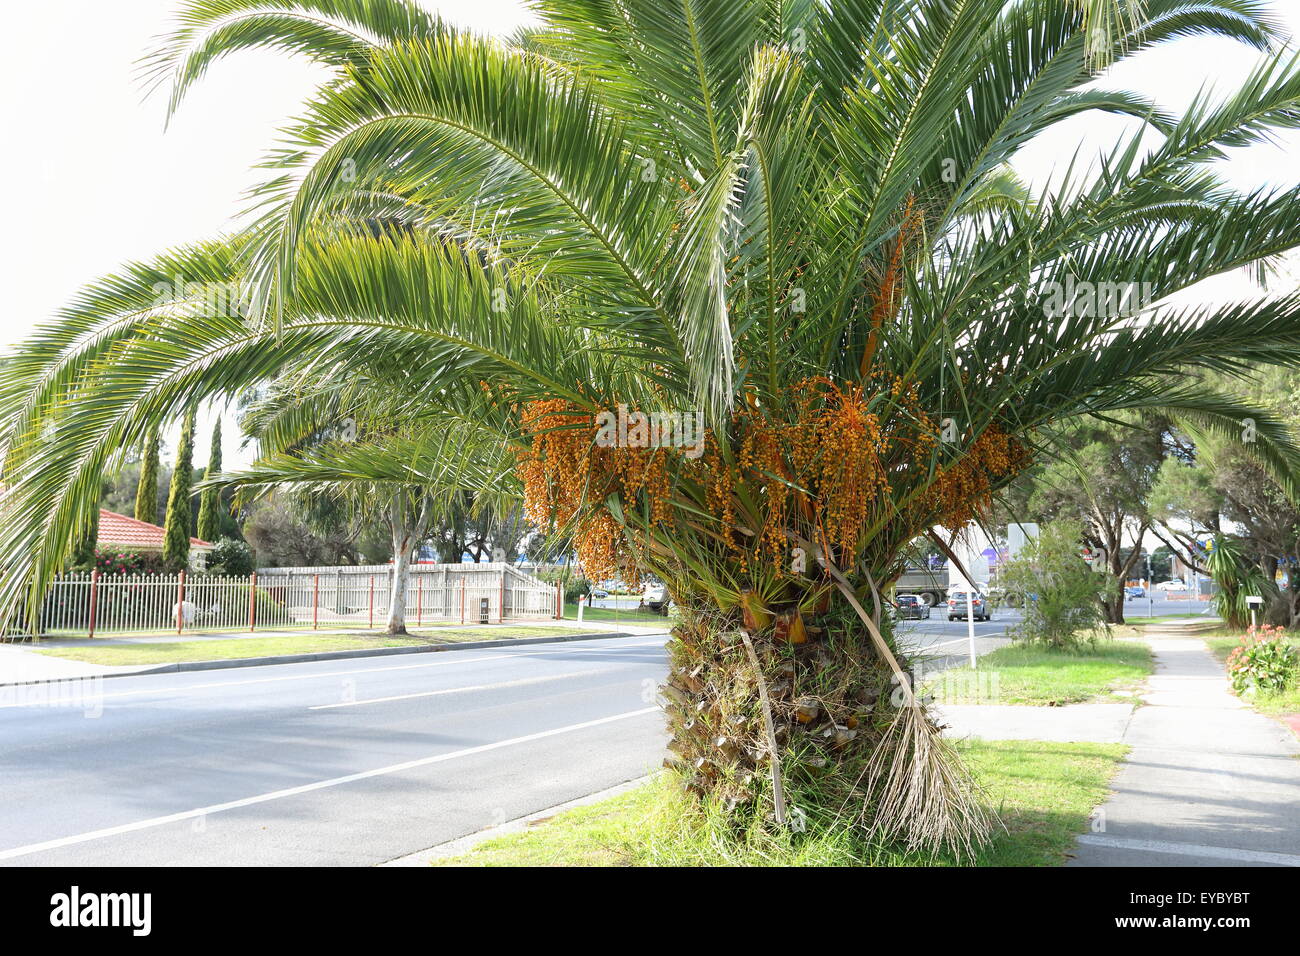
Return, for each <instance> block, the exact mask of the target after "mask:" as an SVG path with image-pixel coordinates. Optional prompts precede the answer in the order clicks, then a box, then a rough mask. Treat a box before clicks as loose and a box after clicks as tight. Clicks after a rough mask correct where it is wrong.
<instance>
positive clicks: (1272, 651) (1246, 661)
mask: <svg viewBox="0 0 1300 956" xmlns="http://www.w3.org/2000/svg"><path fill="white" fill-rule="evenodd" d="M1228 678H1229V680H1231V681H1232V689H1233V690H1234V691H1236V693H1237V694H1238V695H1239V696H1242V697H1253V696H1255V695H1257V694H1277V693H1281V692H1282V691H1284V690H1286V689H1287V688H1289V687H1292V686H1294V684H1295V682H1296V680H1297V678H1300V654H1298V653H1297V652H1296V649H1295V647H1293V646H1292V645H1291V642H1290V641H1289V640H1288V639H1287V636H1286V632H1285V631H1284V630H1283V629H1282V628H1280V627H1274V626H1272V625H1269V624H1261V625H1260V626H1259V627H1256V626H1255V625H1253V624H1252V625H1251V626H1250V628H1249V629H1248V630H1247V631H1246V634H1245V635H1244V636H1243V637H1242V639H1241V643H1240V644H1238V645H1237V646H1236V647H1234V648H1233V649H1232V653H1231V654H1229V655H1228Z"/></svg>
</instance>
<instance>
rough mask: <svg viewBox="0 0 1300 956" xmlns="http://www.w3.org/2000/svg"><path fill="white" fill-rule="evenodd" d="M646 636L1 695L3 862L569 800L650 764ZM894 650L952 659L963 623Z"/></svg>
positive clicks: (236, 861)
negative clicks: (49, 694) (57, 694)
mask: <svg viewBox="0 0 1300 956" xmlns="http://www.w3.org/2000/svg"><path fill="white" fill-rule="evenodd" d="M1181 607H1182V608H1183V609H1188V608H1187V605H1186V604H1185V603H1182V604H1181ZM1130 613H1135V612H1130ZM1166 613H1168V612H1166ZM1014 619H1015V612H1014V611H1009V610H1000V611H997V612H995V615H994V620H993V621H991V622H988V623H978V622H977V623H976V626H975V630H976V636H977V652H978V653H980V654H982V653H985V652H987V651H988V650H991V649H992V648H993V647H996V646H999V645H1001V644H1003V643H1005V641H1006V638H1005V637H1004V636H1003V629H1004V628H1005V627H1006V625H1007V624H1008V623H1009V622H1010V621H1012V620H1014ZM664 640H665V638H664V637H663V636H648V637H643V638H612V639H607V640H599V641H583V642H574V643H563V644H558V643H557V644H553V645H544V646H536V645H534V646H532V647H505V648H500V649H497V650H490V651H469V650H467V651H453V652H448V653H444V654H430V655H418V656H395V657H375V658H362V659H352V660H344V661H318V662H311V663H303V664H282V665H273V666H265V667H248V668H238V669H230V670H217V671H206V672H191V673H183V674H165V675H152V676H140V677H120V678H114V679H111V680H92V681H87V682H63V683H62V684H60V685H44V690H48V689H49V688H50V687H52V686H57V687H60V688H61V691H62V698H61V705H60V706H51V705H50V703H49V702H48V701H46V700H44V699H42V698H40V697H39V696H38V695H39V694H40V693H43V692H44V691H43V689H42V685H32V686H31V687H28V688H17V689H15V688H0V805H3V806H4V807H5V812H4V814H2V815H0V864H5V865H56V864H57V865H97V864H113V865H163V864H171V865H176V864H192V865H203V866H212V865H270V864H279V865H368V864H375V863H382V862H385V861H387V860H390V859H395V858H397V857H400V856H403V855H405V854H408V853H414V852H417V851H419V850H422V849H424V848H425V847H428V846H431V845H434V844H437V843H441V842H443V841H446V840H452V839H455V838H457V837H460V836H464V835H466V834H469V833H473V832H475V831H477V830H480V829H482V828H483V827H486V826H490V825H492V824H495V823H502V822H505V821H506V820H510V819H514V818H516V817H520V816H524V815H526V814H528V813H532V812H535V811H537V810H541V809H545V808H546V807H550V806H554V805H556V804H558V803H563V802H565V801H568V800H572V799H575V798H577V797H580V796H584V795H586V794H588V793H592V792H595V791H597V790H601V789H604V788H606V787H610V786H613V785H615V784H617V783H620V782H622V781H625V780H629V779H632V778H635V777H638V776H641V775H642V774H645V773H647V772H649V771H651V770H653V769H655V768H656V767H657V766H658V765H659V762H660V757H661V755H662V752H663V745H664V742H665V739H664V733H663V721H662V718H661V717H660V715H659V713H658V709H657V707H656V705H655V703H654V697H655V687H656V686H657V684H658V682H659V681H660V680H661V679H662V677H663V675H664V672H665V659H664V651H663V643H664ZM900 643H901V644H902V645H903V646H904V647H906V648H908V649H910V650H913V651H920V652H922V653H924V654H925V655H926V656H927V657H929V658H930V659H931V660H930V661H929V662H928V663H927V666H928V667H933V666H945V665H946V664H951V663H956V662H960V661H962V660H964V658H965V655H966V622H965V621H952V622H950V621H948V620H947V616H946V615H939V614H935V615H934V616H932V617H931V618H930V619H929V620H926V621H909V622H906V623H905V624H904V625H903V627H902V631H901V633H900ZM69 688H71V689H72V690H74V691H78V692H80V696H77V695H76V694H70V693H69Z"/></svg>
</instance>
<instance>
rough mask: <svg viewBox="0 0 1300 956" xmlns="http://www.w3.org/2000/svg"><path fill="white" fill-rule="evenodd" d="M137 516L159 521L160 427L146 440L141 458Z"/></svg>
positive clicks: (150, 521)
mask: <svg viewBox="0 0 1300 956" xmlns="http://www.w3.org/2000/svg"><path fill="white" fill-rule="evenodd" d="M135 517H136V520H138V521H147V522H149V523H150V524H157V523H158V429H157V428H154V429H153V430H152V431H150V432H149V435H148V436H147V437H146V438H145V440H144V453H143V454H142V455H141V458H140V483H139V484H138V485H136V489H135Z"/></svg>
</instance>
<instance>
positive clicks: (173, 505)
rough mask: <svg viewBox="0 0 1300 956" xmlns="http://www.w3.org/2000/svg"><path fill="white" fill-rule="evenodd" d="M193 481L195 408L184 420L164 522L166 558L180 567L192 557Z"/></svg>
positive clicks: (173, 564) (174, 566)
mask: <svg viewBox="0 0 1300 956" xmlns="http://www.w3.org/2000/svg"><path fill="white" fill-rule="evenodd" d="M193 483H194V409H193V408H191V409H190V410H189V411H187V412H186V413H185V417H184V419H182V421H181V440H180V444H178V445H177V446H176V468H175V470H174V471H172V484H171V489H170V491H169V492H168V494H167V518H166V520H165V521H164V523H163V528H164V530H165V531H166V534H165V535H164V536H163V561H164V562H165V563H166V564H167V566H168V567H171V568H173V569H176V570H180V569H181V568H183V567H185V566H186V565H187V564H189V560H190V488H191V487H192V485H193Z"/></svg>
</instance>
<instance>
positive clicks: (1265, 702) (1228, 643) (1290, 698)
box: [1205, 630, 1300, 717]
mask: <svg viewBox="0 0 1300 956" xmlns="http://www.w3.org/2000/svg"><path fill="white" fill-rule="evenodd" d="M1240 640H1241V638H1240V635H1238V634H1234V633H1231V632H1229V631H1227V630H1223V631H1219V632H1216V633H1214V634H1209V635H1206V636H1205V643H1206V645H1207V646H1208V647H1209V648H1210V651H1211V653H1213V654H1214V656H1215V657H1217V658H1218V659H1219V663H1223V662H1225V661H1227V659H1228V655H1229V654H1231V653H1232V649H1233V648H1234V647H1236V646H1237V644H1238V643H1239V642H1240ZM1288 640H1289V641H1290V642H1291V646H1292V647H1295V648H1297V649H1300V637H1291V638H1288ZM1224 680H1227V677H1226V676H1225V677H1224ZM1242 699H1243V700H1245V701H1246V703H1248V704H1250V706H1251V707H1253V708H1255V709H1256V710H1257V711H1259V712H1260V713H1261V714H1268V715H1269V716H1270V717H1285V716H1287V715H1289V714H1300V685H1297V686H1295V687H1292V688H1290V689H1288V690H1284V691H1282V693H1280V694H1260V695H1256V696H1254V697H1244V698H1242Z"/></svg>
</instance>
